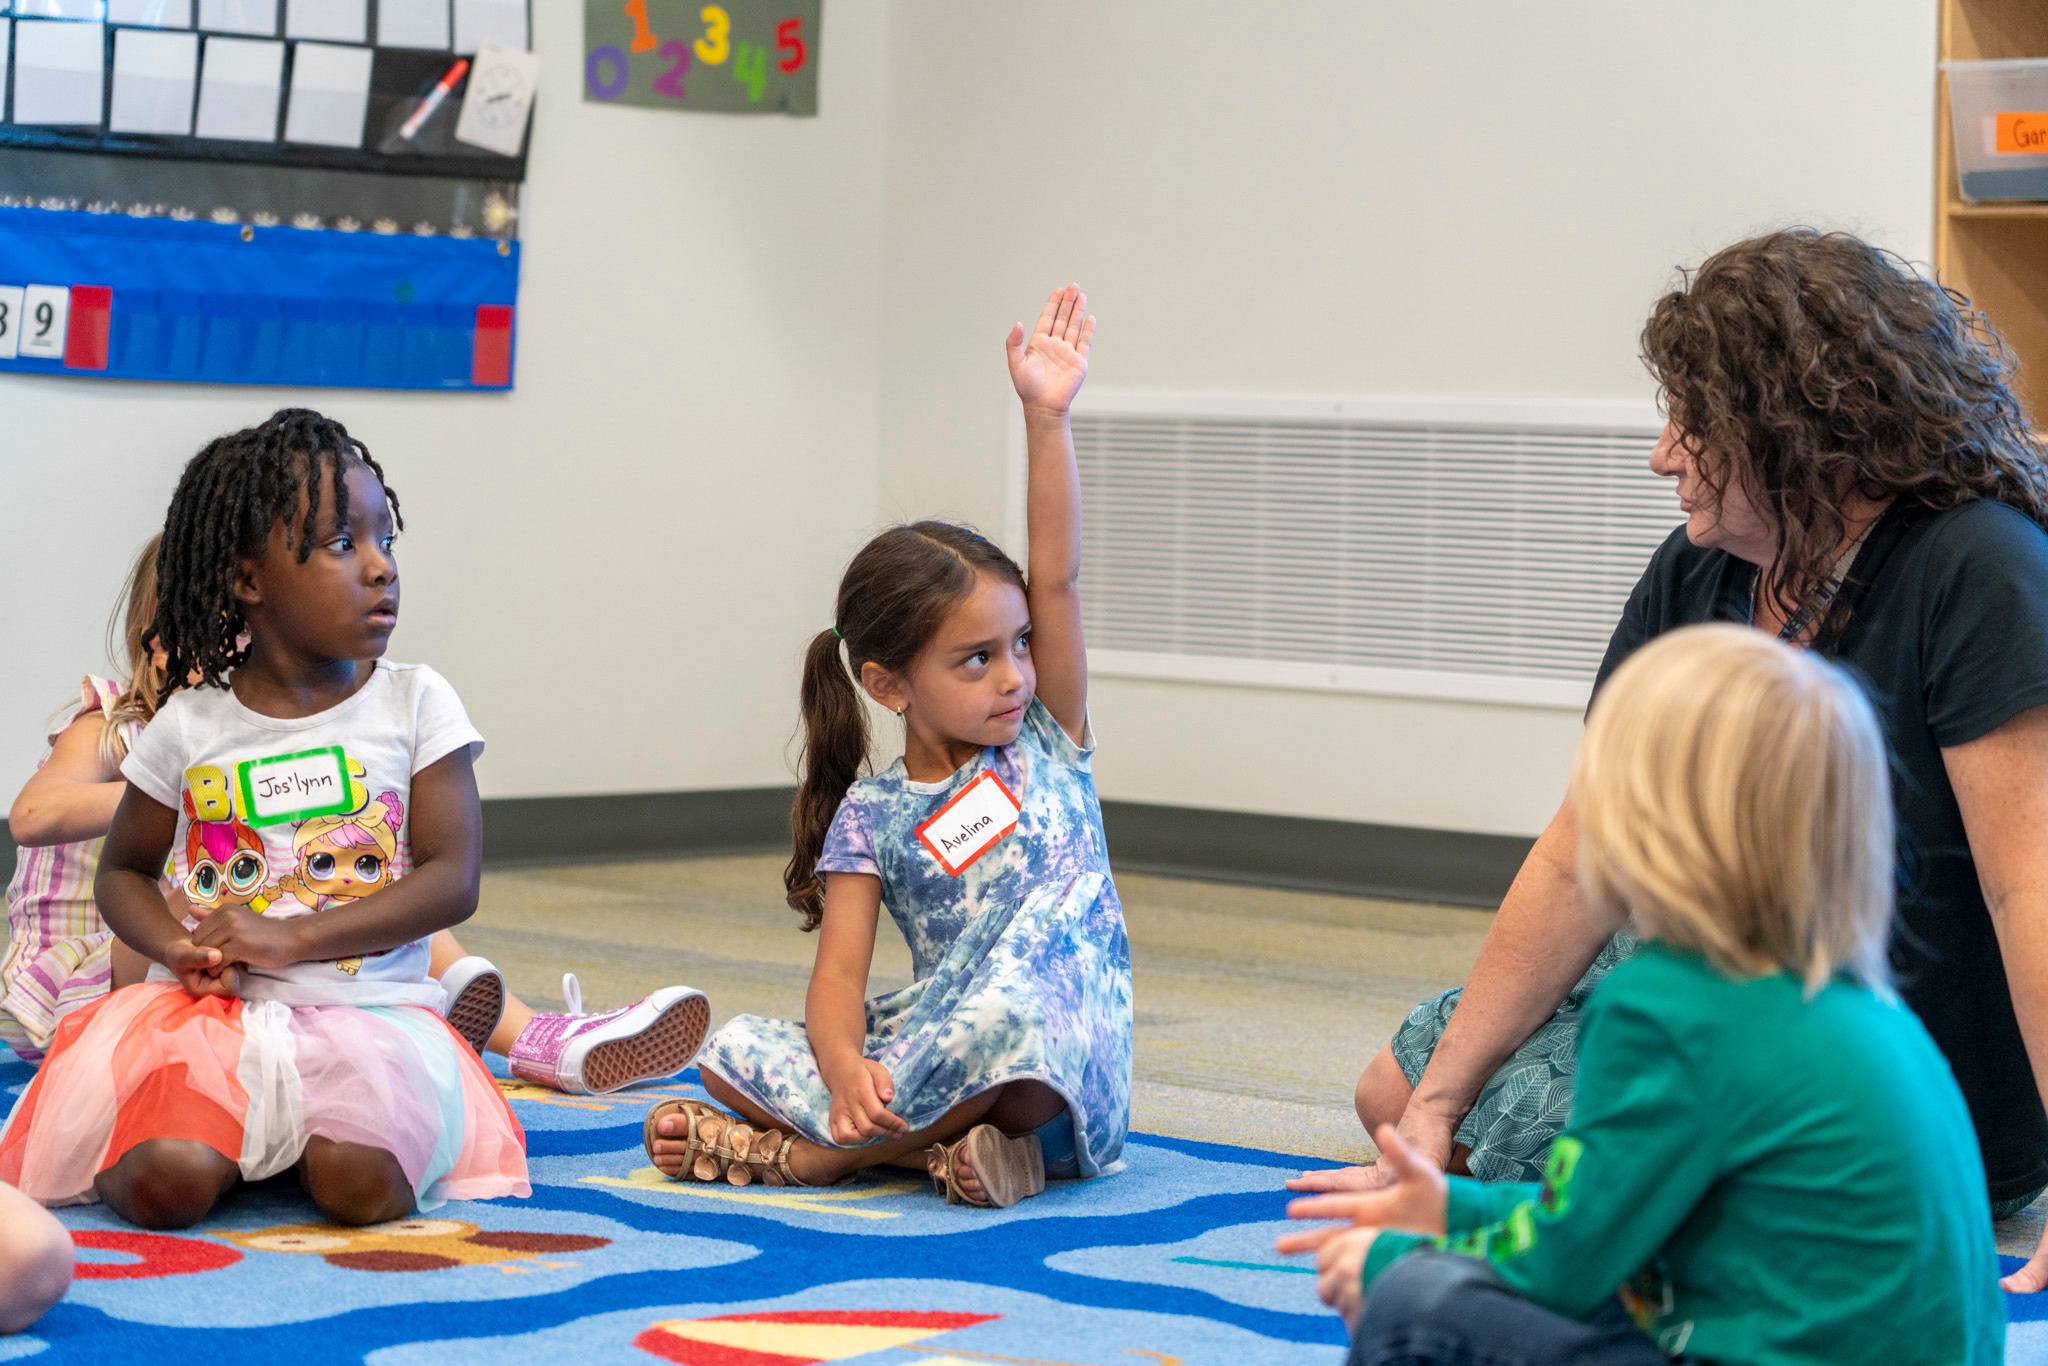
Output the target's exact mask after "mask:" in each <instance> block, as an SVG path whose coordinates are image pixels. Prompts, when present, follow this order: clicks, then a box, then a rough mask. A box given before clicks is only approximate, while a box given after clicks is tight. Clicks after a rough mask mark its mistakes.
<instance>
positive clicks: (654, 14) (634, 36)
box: [583, 0, 824, 116]
mask: <svg viewBox="0 0 2048 1366" xmlns="http://www.w3.org/2000/svg"><path fill="white" fill-rule="evenodd" d="M823 8H824V0H721V2H720V3H718V4H715V5H707V4H703V3H702V2H701V0H584V3H583V49H584V57H583V98H584V99H585V100H589V101H593V102H596V103H599V104H644V105H651V106H653V107H654V108H657V109H700V110H709V111H712V112H716V113H725V114H796V115H805V116H808V115H815V114H816V113H817V112H818V44H819V40H820V37H821V34H820V24H821V22H822V10H823Z"/></svg>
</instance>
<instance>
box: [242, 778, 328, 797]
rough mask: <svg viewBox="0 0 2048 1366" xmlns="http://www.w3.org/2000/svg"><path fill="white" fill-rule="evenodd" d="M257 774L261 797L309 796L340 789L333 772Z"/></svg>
mask: <svg viewBox="0 0 2048 1366" xmlns="http://www.w3.org/2000/svg"><path fill="white" fill-rule="evenodd" d="M255 776H256V783H255V787H256V795H257V796H259V797H309V796H314V795H325V794H327V793H331V792H335V791H338V790H339V789H338V788H337V787H336V785H335V783H336V777H335V775H334V774H332V773H316V774H312V775H307V774H304V773H259V774H257V775H255Z"/></svg>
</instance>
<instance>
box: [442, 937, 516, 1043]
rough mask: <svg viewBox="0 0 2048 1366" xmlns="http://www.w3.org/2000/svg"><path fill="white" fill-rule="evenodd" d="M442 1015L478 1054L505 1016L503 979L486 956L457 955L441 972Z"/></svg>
mask: <svg viewBox="0 0 2048 1366" xmlns="http://www.w3.org/2000/svg"><path fill="white" fill-rule="evenodd" d="M441 990H442V991H443V992H444V993H446V995H445V997H444V999H443V1001H442V1005H441V1017H442V1018H443V1019H445V1020H447V1021H448V1023H449V1024H450V1025H451V1026H452V1027H453V1028H454V1030H455V1032H456V1033H457V1034H460V1035H461V1036H462V1037H463V1038H464V1039H465V1040H467V1041H468V1043H469V1046H470V1047H471V1048H474V1049H475V1050H476V1051H477V1054H478V1055H479V1056H481V1055H482V1054H483V1051H484V1048H485V1046H486V1045H488V1044H489V1043H490V1041H491V1035H492V1033H494V1032H495V1031H496V1030H497V1028H498V1021H500V1020H502V1019H504V1018H505V979H504V978H503V977H501V976H499V974H498V969H497V968H496V967H494V966H493V965H492V963H491V960H490V959H488V958H479V957H477V956H476V955H475V954H471V955H470V956H469V957H467V958H458V959H456V960H455V961H454V962H453V963H451V964H450V965H449V967H448V971H446V972H444V973H442V974H441Z"/></svg>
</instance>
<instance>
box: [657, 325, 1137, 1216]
mask: <svg viewBox="0 0 2048 1366" xmlns="http://www.w3.org/2000/svg"><path fill="white" fill-rule="evenodd" d="M1094 328H1095V320H1094V318H1092V317H1090V316H1088V314H1087V300H1086V298H1085V297H1084V296H1083V295H1082V293H1081V291H1080V290H1079V288H1078V287H1076V286H1072V285H1069V286H1067V287H1066V288H1064V289H1058V290H1054V291H1053V293H1052V296H1051V297H1050V298H1049V299H1048V300H1047V301H1046V305H1045V311H1044V313H1043V314H1042V315H1041V316H1040V318H1039V320H1038V325H1037V327H1036V328H1035V329H1034V330H1032V331H1030V332H1029V333H1028V334H1027V332H1026V330H1025V328H1024V327H1023V325H1022V324H1018V325H1017V326H1016V327H1015V328H1013V329H1012V330H1011V333H1010V337H1009V342H1008V352H1009V361H1010V376H1011V379H1012V380H1013V381H1014V383H1015V385H1016V389H1017V396H1018V398H1019V399H1020V400H1022V402H1023V404H1024V419H1025V430H1026V434H1027V438H1028V448H1029V457H1030V494H1029V514H1030V548H1029V560H1030V574H1029V577H1028V578H1027V576H1026V575H1025V573H1024V571H1023V570H1021V569H1019V568H1018V566H1017V564H1016V563H1015V562H1014V561H1013V560H1011V559H1010V558H1009V556H1007V555H1005V554H1004V553H1003V552H1002V551H1001V550H999V549H997V548H996V547H995V546H994V545H992V544H991V543H990V542H988V541H987V540H985V539H984V538H982V537H981V536H980V535H978V534H976V533H975V532H973V531H971V530H969V529H967V528H965V527H959V526H952V525H949V524H947V523H943V522H917V523H914V524H912V525H909V526H898V527H892V528H891V529H889V530H888V531H885V532H883V533H882V534H881V535H879V536H877V537H875V539H874V540H872V541H870V542H869V543H868V544H867V546H866V547H865V548H863V549H862V550H861V552H860V553H859V554H858V555H856V556H855V557H854V559H853V562H852V564H851V565H849V566H848V567H847V570H846V573H845V576H844V577H843V578H842V579H841V581H840V585H839V596H838V604H837V611H836V614H835V616H834V619H833V621H834V624H833V626H832V627H831V628H830V629H828V630H825V631H821V632H819V633H818V635H817V636H816V637H815V638H814V639H813V640H812V641H811V644H810V647H809V651H808V653H807V656H806V658H805V663H804V676H803V685H802V709H803V728H804V751H803V754H804V758H803V777H802V785H801V787H800V788H799V790H798V795H797V801H796V809H795V812H794V814H793V819H792V825H793V828H794V832H795V837H796V849H795V853H794V855H793V856H792V857H791V859H790V862H789V868H788V870H787V873H786V875H785V882H786V884H787V887H788V892H789V904H790V906H791V907H792V908H793V909H794V910H795V911H796V912H797V914H798V915H799V916H801V917H802V921H803V927H804V928H805V929H807V930H809V929H817V930H819V936H818V955H817V963H816V966H815V967H814V968H813V969H812V973H811V985H810V991H809V994H808V997H807V999H806V1001H805V1016H804V1020H803V1022H801V1023H798V1022H795V1021H788V1020H767V1019H762V1018H760V1017H758V1016H751V1015H742V1016H740V1017H738V1018H736V1019H734V1020H733V1021H731V1022H730V1023H728V1024H727V1025H726V1026H725V1027H724V1028H723V1029H721V1030H720V1031H719V1032H718V1033H717V1034H716V1035H714V1036H713V1037H712V1038H711V1040H710V1041H709V1042H708V1043H707V1044H706V1045H705V1048H704V1052H703V1055H702V1057H701V1058H700V1059H699V1065H700V1066H701V1067H702V1069H703V1076H704V1084H705V1087H706V1089H707V1090H709V1091H710V1092H711V1094H712V1096H713V1097H714V1098H716V1099H717V1100H719V1101H721V1102H723V1103H724V1104H725V1105H726V1106H728V1107H730V1108H731V1109H732V1110H733V1111H734V1112H736V1113H737V1115H738V1116H739V1118H738V1119H734V1118H733V1117H732V1116H730V1115H727V1114H724V1113H721V1112H720V1111H718V1110H716V1109H714V1108H713V1107H711V1106H708V1105H704V1104H702V1103H700V1102H695V1101H677V1102H670V1103H668V1104H665V1105H662V1106H659V1107H657V1108H656V1109H655V1110H654V1111H653V1112H652V1113H651V1114H650V1115H649V1117H648V1123H647V1146H648V1152H649V1155H650V1156H651V1157H652V1158H653V1160H654V1162H655V1165H656V1166H657V1167H659V1168H660V1169H661V1170H662V1171H664V1172H666V1173H667V1174H669V1175H670V1176H672V1177H676V1178H678V1179H686V1180H700V1181H707V1180H716V1179H719V1178H721V1177H723V1178H724V1179H726V1180H729V1181H731V1182H733V1183H734V1184H739V1185H744V1184H746V1183H747V1182H749V1181H752V1180H754V1179H756V1178H759V1179H763V1180H766V1181H768V1182H771V1183H776V1184H782V1183H796V1184H804V1185H825V1184H830V1183H832V1182H835V1181H838V1180H841V1179H843V1178H846V1177H848V1176H850V1175H851V1174H852V1173H853V1172H854V1171H856V1170H857V1169H859V1168H862V1167H870V1166H878V1165H882V1164H890V1163H895V1164H905V1165H909V1164H921V1165H923V1166H924V1167H925V1168H926V1169H927V1170H928V1171H929V1172H930V1174H931V1176H932V1178H933V1180H934V1182H936V1183H937V1185H938V1186H939V1187H940V1188H941V1189H942V1190H943V1191H944V1192H945V1193H946V1196H947V1198H948V1200H949V1201H954V1202H964V1203H967V1204H972V1205H984V1206H987V1205H999V1206H1007V1205H1011V1204H1014V1203H1016V1202H1017V1201H1018V1200H1020V1199H1023V1198H1024V1197H1026V1196H1029V1195H1035V1194H1037V1193H1038V1192H1039V1191H1041V1190H1043V1189H1044V1187H1045V1178H1046V1177H1047V1176H1053V1177H1081V1176H1094V1175H1097V1174H1098V1173H1100V1172H1102V1171H1103V1170H1104V1169H1105V1168H1106V1167H1107V1166H1109V1165H1110V1164H1111V1163H1113V1162H1115V1161H1116V1159H1117V1156H1118V1154H1119V1153H1120V1152H1121V1151H1122V1149H1123V1142H1124V1135H1125V1132H1126V1130H1127V1129H1128V1127H1129V1121H1130V1086H1131V969H1130V946H1129V943H1128V941H1127V940H1126V938H1125V936H1124V924H1123V910H1122V907H1121V905H1120V903H1119V902H1118V900H1117V895H1116V888H1115V886H1114V885H1113V884H1112V883H1111V881H1110V876H1109V864H1108V859H1107V854H1106V850H1105V848H1104V843H1103V837H1102V815H1101V808H1100V806H1099V804H1098V802H1097V800H1096V796H1095V784H1094V779H1093V777H1092V776H1091V774H1090V771H1089V763H1090V756H1091V755H1092V753H1093V743H1092V739H1091V737H1090V736H1089V734H1088V661H1087V651H1086V648H1085V646H1084V645H1083V642H1082V634H1081V598H1080V591H1079V583H1078V581H1079V575H1080V560H1081V497H1080V483H1079V478H1078V475H1077V473H1076V470H1075V465H1074V447H1073V440H1072V437H1071V434H1070V433H1069V430H1068V425H1067V410H1068V407H1069V405H1071V404H1072V402H1073V400H1074V396H1075V394H1076V393H1078V392H1079V391H1080V388H1081V381H1082V379H1083V377H1084V376H1085V375H1086V373H1087V368H1088V350H1089V344H1090V341H1091V338H1092V335H1093V333H1094ZM863 692H865V694H866V695H867V697H869V698H871V699H873V700H874V701H875V702H877V703H879V704H880V705H881V706H883V707H884V708H886V709H887V710H888V711H890V712H892V713H894V714H895V715H896V716H897V717H898V718H900V720H901V722H902V726H903V756H902V758H900V759H898V760H897V761H896V762H895V763H893V764H891V765H890V766H889V767H888V768H887V769H885V770H884V771H882V772H881V773H878V774H875V775H873V776H870V777H862V776H861V768H862V765H863V763H864V761H865V759H866V756H867V751H868V733H867V724H866V714H865V706H864V703H863V701H862V696H861V695H862V693H863ZM884 906H886V907H887V908H888V910H889V914H890V915H891V916H892V917H893V918H894V919H895V921H896V924H897V926H898V927H899V928H900V929H901V930H902V932H903V936H904V938H905V939H906V940H908V941H909V944H910V951H911V957H912V960H913V963H914V971H915V974H916V979H917V980H916V981H915V982H914V983H913V984H912V985H911V986H909V987H907V988H905V989H904V990H902V991H899V992H896V993H893V994H891V995H888V996H883V997H880V998H878V999H875V1000H872V1001H865V1002H864V1001H863V1000H862V993H863V991H864V990H865V988H866V985H867V976H868V969H869V966H870V963H871V961H872V959H873V956H874V944H875V931H876V927H877V924H878V922H879V916H880V912H881V909H882V908H883V907H884Z"/></svg>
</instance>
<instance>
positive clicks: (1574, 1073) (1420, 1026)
mask: <svg viewBox="0 0 2048 1366" xmlns="http://www.w3.org/2000/svg"><path fill="white" fill-rule="evenodd" d="M1635 951H1636V937H1635V935H1633V934H1631V933H1630V932H1629V931H1627V930H1623V931H1622V932H1621V933H1620V934H1617V935H1616V936H1614V938H1612V939H1610V940H1609V941H1608V942H1607V947H1606V948H1604V949H1602V950H1600V956H1599V957H1598V958H1596V959H1594V960H1593V966H1592V967H1590V968H1588V969H1586V975H1585V976H1584V977H1581V978H1580V979H1579V983H1578V985H1577V986H1575V987H1573V988H1572V990H1571V994H1570V995H1569V996H1567V997H1565V998H1564V1003H1563V1004H1562V1005H1560V1006H1558V1008H1557V1012H1556V1013H1555V1014H1553V1015H1552V1016H1551V1017H1550V1018H1549V1019H1548V1020H1545V1021H1544V1022H1543V1023H1542V1024H1541V1025H1540V1026H1538V1027H1537V1029H1536V1032H1535V1033H1534V1034H1531V1035H1530V1036H1529V1037H1528V1039H1527V1040H1526V1041H1525V1042H1524V1043H1523V1044H1522V1046H1521V1047H1520V1048H1517V1049H1516V1050H1515V1051H1514V1054H1513V1056H1511V1057H1510V1058H1509V1059H1508V1060H1507V1061H1506V1062H1504V1063H1502V1064H1501V1067H1500V1070H1499V1071H1498V1072H1495V1073H1494V1074H1493V1076H1492V1077H1491V1078H1490V1079H1489V1080H1488V1081H1487V1083H1486V1085H1485V1086H1484V1087H1482V1088H1481V1089H1480V1092H1479V1099H1478V1100H1477V1101H1475V1102H1473V1105H1472V1109H1471V1111H1470V1112H1469V1113H1467V1114H1466V1116H1465V1122H1464V1123H1463V1124H1461V1125H1459V1126H1458V1138H1457V1141H1458V1142H1459V1143H1462V1144H1464V1145H1465V1146H1466V1147H1468V1148H1470V1149H1471V1150H1472V1158H1471V1165H1472V1175H1473V1176H1475V1177H1477V1178H1478V1179H1479V1180H1481V1181H1537V1182H1540V1181H1541V1180H1542V1179H1543V1164H1544V1163H1545V1162H1547V1161H1549V1159H1550V1142H1551V1140H1552V1139H1554V1138H1556V1137H1557V1135H1558V1133H1559V1132H1560V1131H1561V1130H1562V1129H1563V1128H1564V1126H1565V1123H1566V1121H1568V1120H1569V1119H1570V1118H1571V1115H1572V1094H1573V1091H1574V1089H1575V1087H1576V1084H1577V1078H1578V1072H1579V1022H1580V1019H1581V1017H1582V1015H1583V1014H1584V1012H1585V1009H1586V1001H1587V998H1589V997H1590V996H1592V994H1593V988H1595V987H1597V986H1599V985H1600V983H1601V981H1602V980H1604V979H1605V978H1606V976H1607V973H1608V971H1609V970H1610V969H1611V968H1613V966H1614V965H1615V964H1616V963H1619V962H1621V961H1622V960H1623V959H1624V958H1627V957H1628V956H1629V955H1630V954H1632V953H1634V952H1635ZM1463 996H1464V988H1463V987H1453V988H1452V989H1451V990H1449V991H1447V992H1445V993H1443V994H1442V995H1441V996H1432V997H1431V998H1430V999H1429V1000H1427V1001H1424V1002H1423V1003H1422V1004H1421V1005H1419V1006H1417V1007H1415V1009H1413V1010H1411V1011H1409V1012H1408V1018H1407V1019H1406V1020H1404V1021H1402V1023H1401V1027H1400V1028H1399V1029H1398V1030H1396V1031H1395V1032H1394V1043H1393V1050H1394V1061H1396V1062H1398V1063H1400V1064H1401V1071H1402V1073H1403V1075H1405V1076H1406V1077H1407V1078H1408V1084H1409V1085H1410V1086H1413V1085H1415V1084H1416V1083H1418V1082H1420V1081H1421V1080H1422V1072H1423V1069H1424V1068H1426V1067H1428V1066H1429V1060H1430V1059H1431V1058H1432V1057H1434V1056H1435V1055H1436V1046H1437V1041H1438V1040H1440V1039H1442V1038H1443V1036H1444V1027H1445V1026H1446V1025H1448V1024H1449V1023H1450V1022H1451V1012H1452V1011H1454V1010H1456V1009H1457V1007H1458V1001H1459V1000H1460V999H1461V998H1462V997H1463Z"/></svg>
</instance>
